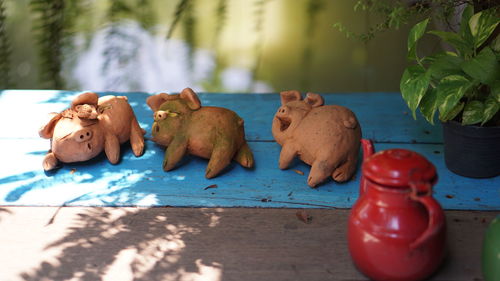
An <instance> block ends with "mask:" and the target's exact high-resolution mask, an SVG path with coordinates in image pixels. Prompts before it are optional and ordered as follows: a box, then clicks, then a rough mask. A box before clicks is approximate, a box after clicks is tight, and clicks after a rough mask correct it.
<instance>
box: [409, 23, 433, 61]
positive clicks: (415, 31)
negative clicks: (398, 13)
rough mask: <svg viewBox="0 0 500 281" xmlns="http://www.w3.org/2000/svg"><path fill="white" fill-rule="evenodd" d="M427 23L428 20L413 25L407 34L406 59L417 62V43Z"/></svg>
mask: <svg viewBox="0 0 500 281" xmlns="http://www.w3.org/2000/svg"><path fill="white" fill-rule="evenodd" d="M428 23H429V18H427V19H425V20H423V21H421V22H419V23H417V24H415V26H413V28H412V29H411V30H410V33H409V34H408V59H410V60H417V59H418V57H417V41H418V40H419V39H420V38H422V36H423V35H424V33H425V29H426V28H427V24H428Z"/></svg>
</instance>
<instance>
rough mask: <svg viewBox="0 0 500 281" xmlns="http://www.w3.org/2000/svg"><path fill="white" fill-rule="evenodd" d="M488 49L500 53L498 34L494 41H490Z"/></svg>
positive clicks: (499, 37)
mask: <svg viewBox="0 0 500 281" xmlns="http://www.w3.org/2000/svg"><path fill="white" fill-rule="evenodd" d="M490 47H491V49H492V50H493V51H494V52H496V53H500V34H499V35H497V37H496V38H495V40H493V41H491V44H490Z"/></svg>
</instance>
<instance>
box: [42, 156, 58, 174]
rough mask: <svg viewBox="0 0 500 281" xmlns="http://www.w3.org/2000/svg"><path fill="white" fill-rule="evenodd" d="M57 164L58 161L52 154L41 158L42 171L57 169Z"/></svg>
mask: <svg viewBox="0 0 500 281" xmlns="http://www.w3.org/2000/svg"><path fill="white" fill-rule="evenodd" d="M57 162H58V161H57V158H56V156H55V155H54V153H52V152H49V153H47V154H46V155H45V158H43V163H42V165H43V169H44V170H45V171H50V170H53V169H55V168H57Z"/></svg>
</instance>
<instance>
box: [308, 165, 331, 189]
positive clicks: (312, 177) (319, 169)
mask: <svg viewBox="0 0 500 281" xmlns="http://www.w3.org/2000/svg"><path fill="white" fill-rule="evenodd" d="M335 166H336V163H334V162H333V163H332V161H331V160H326V159H318V160H316V161H314V162H313V164H312V165H311V171H310V172H309V177H308V178H307V184H308V185H309V186H310V187H315V186H316V185H318V184H320V183H322V182H323V181H324V180H325V179H326V178H327V177H329V176H330V175H331V174H332V171H333V169H334V167H335Z"/></svg>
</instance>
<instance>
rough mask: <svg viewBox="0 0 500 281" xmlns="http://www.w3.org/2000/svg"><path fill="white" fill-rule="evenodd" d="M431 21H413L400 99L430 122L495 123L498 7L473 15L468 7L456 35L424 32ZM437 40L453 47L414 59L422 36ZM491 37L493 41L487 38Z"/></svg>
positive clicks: (498, 116)
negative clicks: (433, 37)
mask: <svg viewBox="0 0 500 281" xmlns="http://www.w3.org/2000/svg"><path fill="white" fill-rule="evenodd" d="M429 20H430V18H426V19H424V20H423V21H421V22H419V23H417V24H416V25H415V26H414V27H413V28H412V29H411V30H410V33H409V36H408V59H409V60H410V61H413V62H415V64H413V65H410V66H408V67H407V68H406V69H405V71H404V73H403V76H402V78H401V83H400V90H401V94H402V96H403V99H404V100H405V101H406V103H407V104H408V107H409V108H410V109H411V111H412V113H413V118H416V114H415V112H416V110H417V108H418V109H420V112H421V113H422V115H423V116H424V117H425V119H426V120H427V121H429V122H430V123H431V124H434V115H435V113H436V112H439V113H438V116H439V120H441V121H442V122H447V121H449V120H455V121H458V122H461V123H462V125H481V126H483V125H484V126H489V125H491V126H498V125H500V112H499V109H500V35H495V33H494V30H495V29H496V27H497V25H498V24H499V23H500V17H499V9H498V7H497V8H496V9H495V8H490V9H488V10H483V11H481V12H478V13H474V8H473V6H471V5H468V6H467V7H466V8H465V9H464V11H463V13H462V18H461V21H460V28H459V30H457V31H456V32H453V31H452V32H447V31H438V30H431V31H427V32H426V30H427V25H428V23H429ZM426 33H427V34H431V35H434V36H437V37H439V38H440V39H441V40H443V41H445V42H446V43H448V44H449V45H451V47H452V48H453V51H440V52H437V53H435V54H431V55H428V56H423V57H419V56H418V55H417V48H416V47H417V42H418V41H419V39H420V38H422V37H423V36H424V34H426ZM493 36H496V38H494V39H493V38H490V37H493Z"/></svg>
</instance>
